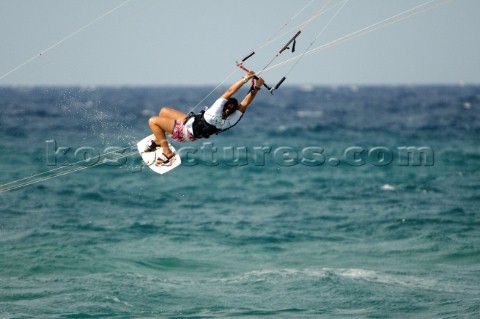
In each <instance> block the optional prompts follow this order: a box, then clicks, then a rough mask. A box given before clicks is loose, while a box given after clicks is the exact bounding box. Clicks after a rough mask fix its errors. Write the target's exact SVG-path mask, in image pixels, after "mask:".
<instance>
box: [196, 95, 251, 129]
mask: <svg viewBox="0 0 480 319" xmlns="http://www.w3.org/2000/svg"><path fill="white" fill-rule="evenodd" d="M225 103H227V100H225V99H222V98H219V99H218V100H216V101H215V103H213V105H212V106H210V107H209V108H208V110H206V111H205V114H204V115H203V117H204V118H205V121H207V123H208V124H211V125H213V126H215V127H216V128H218V129H221V130H226V129H228V128H230V127H232V126H234V125H235V124H237V122H238V121H239V120H240V118H241V117H242V115H243V113H242V112H240V111H239V110H236V111H235V112H233V113H232V114H230V115H229V116H228V117H227V118H226V119H222V113H223V106H224V105H225Z"/></svg>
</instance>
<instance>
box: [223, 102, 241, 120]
mask: <svg viewBox="0 0 480 319" xmlns="http://www.w3.org/2000/svg"><path fill="white" fill-rule="evenodd" d="M237 108H238V101H237V99H236V98H233V97H231V98H229V99H228V100H227V103H225V105H224V106H223V112H222V118H223V119H226V118H227V117H228V116H229V115H231V114H232V113H233V112H235V111H236V110H237Z"/></svg>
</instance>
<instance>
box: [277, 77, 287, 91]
mask: <svg viewBox="0 0 480 319" xmlns="http://www.w3.org/2000/svg"><path fill="white" fill-rule="evenodd" d="M286 79H287V78H286V77H283V78H282V79H281V80H280V82H278V83H277V85H275V88H274V90H276V89H278V88H279V87H280V85H282V83H283V81H285V80H286Z"/></svg>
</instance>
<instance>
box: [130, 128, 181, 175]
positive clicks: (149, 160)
mask: <svg viewBox="0 0 480 319" xmlns="http://www.w3.org/2000/svg"><path fill="white" fill-rule="evenodd" d="M154 137H155V136H154V135H153V134H152V135H150V136H147V137H145V138H144V139H143V140H141V141H140V142H138V143H137V149H138V152H139V153H140V155H141V156H142V159H143V162H144V163H145V165H147V166H148V167H149V168H150V169H151V170H152V171H154V172H155V173H158V174H165V173H168V172H170V171H171V170H172V169H174V168H175V167H177V166H178V165H180V164H181V163H182V160H181V159H180V155H178V154H177V151H176V150H175V148H174V147H173V146H172V145H171V144H170V143H168V147H170V150H171V151H172V152H173V153H174V154H175V156H174V157H172V158H171V159H170V161H169V162H168V163H165V164H160V165H158V164H157V158H158V157H159V156H161V155H162V153H163V152H162V148H161V147H157V149H156V150H155V151H153V152H144V150H145V148H146V147H147V144H148V142H150V141H151V140H153V139H154Z"/></svg>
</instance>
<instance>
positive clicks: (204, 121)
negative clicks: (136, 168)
mask: <svg viewBox="0 0 480 319" xmlns="http://www.w3.org/2000/svg"><path fill="white" fill-rule="evenodd" d="M254 77H255V72H253V71H249V72H248V73H247V75H246V76H245V77H243V78H242V79H241V80H239V81H237V82H236V83H234V84H233V85H232V86H231V87H230V88H229V89H228V90H227V91H225V93H223V95H222V96H221V97H220V98H219V99H218V100H217V101H215V103H213V105H212V106H211V107H210V108H208V109H207V110H206V111H203V112H201V113H200V114H197V115H189V116H187V115H186V114H184V113H182V112H179V111H176V110H173V109H170V108H166V107H164V108H162V109H161V110H160V113H159V115H158V116H153V117H151V118H150V119H149V120H148V125H149V126H150V129H151V130H152V132H153V134H154V135H155V138H154V139H153V140H152V141H150V143H149V144H148V145H147V147H146V149H145V150H144V152H153V151H155V150H156V149H157V148H158V147H161V148H162V152H163V154H162V155H160V156H159V157H158V159H157V163H156V164H157V165H163V164H167V163H168V162H169V161H170V159H171V158H173V157H174V156H175V154H173V153H172V151H171V150H170V148H169V147H168V141H167V139H166V135H165V134H166V133H168V134H170V137H171V138H172V139H173V140H175V141H177V142H193V141H195V140H197V139H200V138H208V137H209V136H210V135H212V134H218V133H220V132H222V131H225V130H227V129H229V128H231V127H232V126H234V125H235V124H237V122H238V121H239V120H240V118H241V117H242V115H243V113H244V112H245V110H246V109H247V106H248V105H249V104H250V103H252V101H253V99H254V98H255V95H256V94H257V92H258V91H259V90H260V88H261V87H262V85H263V82H264V81H263V79H262V78H261V77H259V78H257V80H256V81H254V83H255V85H254V86H253V87H252V89H251V90H250V91H249V92H248V94H247V95H246V96H245V98H244V99H243V101H242V102H241V103H240V104H238V101H237V99H235V98H234V97H233V95H234V94H235V93H236V92H237V91H238V90H239V89H240V88H241V87H242V86H243V85H244V84H245V83H247V82H248V81H249V80H251V79H252V78H254ZM252 81H253V80H252Z"/></svg>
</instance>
